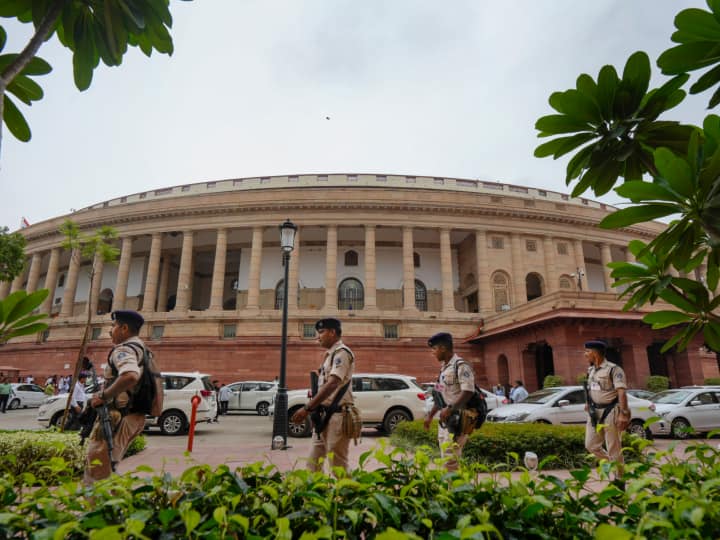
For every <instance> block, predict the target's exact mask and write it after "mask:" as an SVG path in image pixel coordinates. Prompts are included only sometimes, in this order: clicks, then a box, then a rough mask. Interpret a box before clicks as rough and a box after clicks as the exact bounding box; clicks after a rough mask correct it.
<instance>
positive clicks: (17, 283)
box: [10, 261, 27, 294]
mask: <svg viewBox="0 0 720 540" xmlns="http://www.w3.org/2000/svg"><path fill="white" fill-rule="evenodd" d="M26 268H27V261H25V266H24V267H23V269H22V272H20V273H19V274H18V275H17V277H16V278H15V279H13V280H12V283H11V284H10V294H12V293H14V292H16V291H19V290H20V289H22V285H23V282H24V281H25V269H26Z"/></svg>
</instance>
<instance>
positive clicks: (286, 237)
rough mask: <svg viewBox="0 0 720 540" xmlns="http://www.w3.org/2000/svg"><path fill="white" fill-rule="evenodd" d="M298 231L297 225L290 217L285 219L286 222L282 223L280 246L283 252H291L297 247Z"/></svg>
mask: <svg viewBox="0 0 720 540" xmlns="http://www.w3.org/2000/svg"><path fill="white" fill-rule="evenodd" d="M296 232H297V225H295V224H294V223H293V222H292V221H290V220H289V219H287V220H285V223H283V224H282V225H280V247H281V248H282V250H283V252H285V253H290V252H291V251H292V250H293V249H295V233H296Z"/></svg>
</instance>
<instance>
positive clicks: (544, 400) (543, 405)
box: [487, 386, 657, 438]
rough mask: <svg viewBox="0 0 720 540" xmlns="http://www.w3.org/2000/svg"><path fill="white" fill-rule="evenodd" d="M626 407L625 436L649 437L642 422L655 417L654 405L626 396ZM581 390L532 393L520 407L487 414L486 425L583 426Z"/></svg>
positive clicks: (504, 407) (583, 391)
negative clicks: (490, 423)
mask: <svg viewBox="0 0 720 540" xmlns="http://www.w3.org/2000/svg"><path fill="white" fill-rule="evenodd" d="M628 406H629V407H630V413H631V414H630V425H629V426H628V428H627V431H628V432H629V433H634V434H635V435H637V436H638V437H644V438H650V437H652V433H651V431H652V430H651V429H650V428H645V427H644V424H645V421H646V420H648V419H650V418H653V417H656V416H657V414H656V413H655V405H654V404H653V403H652V402H650V401H648V400H646V399H639V398H636V397H634V396H632V395H628ZM587 418H588V416H587V413H586V412H585V390H584V389H583V387H582V386H556V387H553V388H543V389H542V390H537V391H536V392H533V393H532V394H530V395H529V396H528V397H526V398H525V399H524V400H523V401H522V402H520V403H513V404H510V405H503V406H502V407H498V408H496V409H494V410H492V411H491V412H489V413H488V417H487V420H488V421H489V422H535V423H539V424H576V425H584V424H585V423H586V422H587Z"/></svg>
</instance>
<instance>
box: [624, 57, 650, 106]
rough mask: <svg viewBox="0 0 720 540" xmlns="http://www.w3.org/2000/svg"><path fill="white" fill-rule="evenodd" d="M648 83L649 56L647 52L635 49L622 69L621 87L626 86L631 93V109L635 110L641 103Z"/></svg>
mask: <svg viewBox="0 0 720 540" xmlns="http://www.w3.org/2000/svg"><path fill="white" fill-rule="evenodd" d="M649 84H650V58H648V55H647V53H645V52H643V51H637V52H635V53H633V54H632V55H631V56H630V58H628V60H627V62H626V63H625V69H624V70H623V76H622V81H621V87H623V88H627V90H628V91H629V92H630V94H631V99H632V105H631V109H632V110H635V109H636V108H637V107H638V106H639V105H640V103H641V101H642V98H643V96H644V95H645V93H646V92H647V89H648V85H649Z"/></svg>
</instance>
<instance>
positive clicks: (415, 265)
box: [413, 251, 420, 268]
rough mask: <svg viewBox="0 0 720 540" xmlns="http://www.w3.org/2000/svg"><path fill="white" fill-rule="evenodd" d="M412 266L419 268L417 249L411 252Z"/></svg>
mask: <svg viewBox="0 0 720 540" xmlns="http://www.w3.org/2000/svg"><path fill="white" fill-rule="evenodd" d="M413 266H414V267H415V268H420V254H419V253H418V252H417V251H416V252H413Z"/></svg>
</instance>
